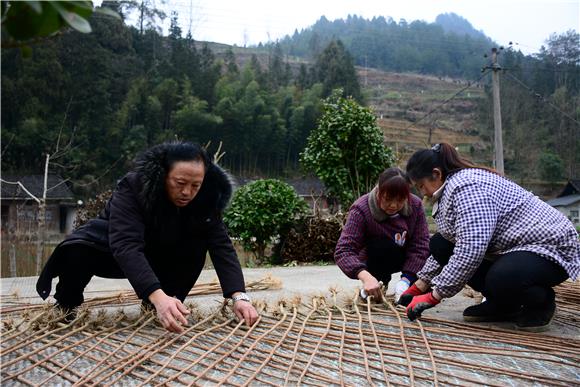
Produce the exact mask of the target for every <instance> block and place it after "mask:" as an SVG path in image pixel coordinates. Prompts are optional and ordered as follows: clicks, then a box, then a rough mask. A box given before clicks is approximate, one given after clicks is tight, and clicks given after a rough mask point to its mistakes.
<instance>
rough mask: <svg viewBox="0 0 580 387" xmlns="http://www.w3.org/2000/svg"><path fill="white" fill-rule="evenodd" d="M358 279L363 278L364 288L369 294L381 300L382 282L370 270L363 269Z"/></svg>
mask: <svg viewBox="0 0 580 387" xmlns="http://www.w3.org/2000/svg"><path fill="white" fill-rule="evenodd" d="M358 279H360V280H361V282H362V285H363V289H364V291H365V293H366V294H367V295H368V296H373V297H374V299H375V300H381V299H382V297H381V284H380V282H379V281H378V280H377V279H376V278H375V277H374V276H373V275H372V274H371V273H369V272H368V271H366V270H362V271H361V272H359V273H358Z"/></svg>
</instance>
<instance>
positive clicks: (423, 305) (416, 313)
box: [407, 293, 441, 321]
mask: <svg viewBox="0 0 580 387" xmlns="http://www.w3.org/2000/svg"><path fill="white" fill-rule="evenodd" d="M440 302H441V301H439V300H438V299H436V298H435V296H433V293H427V294H423V295H420V296H415V297H413V301H411V303H410V304H409V306H407V317H409V320H411V321H414V320H415V319H416V318H419V317H421V313H423V311H424V310H425V309H429V308H432V307H434V306H435V305H437V304H438V303H440Z"/></svg>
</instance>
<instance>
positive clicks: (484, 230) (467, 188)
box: [417, 168, 580, 298]
mask: <svg viewBox="0 0 580 387" xmlns="http://www.w3.org/2000/svg"><path fill="white" fill-rule="evenodd" d="M433 218H434V219H435V223H436V224H437V228H438V231H439V233H441V235H442V236H443V237H444V238H445V239H447V240H449V241H450V242H452V243H454V244H455V249H454V250H453V255H452V256H451V257H450V259H449V262H448V264H447V265H445V266H444V267H440V265H439V264H438V263H437V261H435V259H434V258H433V257H432V256H430V257H429V258H428V259H427V262H426V263H425V266H424V267H423V268H422V269H421V270H420V271H419V273H418V274H417V276H418V277H419V278H420V279H422V280H423V281H425V282H427V283H430V284H431V286H432V287H433V288H434V289H435V290H436V291H437V293H439V295H441V296H442V297H444V298H448V297H452V296H454V295H455V294H456V293H458V292H459V291H460V290H461V289H462V288H463V286H465V284H466V283H467V281H468V280H469V279H470V278H471V277H472V276H473V274H474V273H475V271H476V269H477V268H478V267H479V265H480V264H481V262H482V260H483V259H484V257H486V259H492V260H493V259H494V256H495V257H496V258H497V256H498V255H503V254H506V253H509V252H512V251H528V252H533V253H536V254H538V255H540V256H542V257H544V258H546V259H549V260H550V261H553V262H555V263H557V264H558V265H560V266H562V268H564V270H566V272H567V273H568V275H569V276H570V278H572V279H573V280H576V279H577V278H578V276H579V274H580V241H579V240H578V233H577V232H576V229H575V228H574V226H573V225H572V222H570V221H569V220H568V219H567V218H566V217H565V216H564V215H563V214H562V213H561V212H559V211H558V210H556V209H555V208H553V207H551V206H550V205H548V204H546V203H545V202H543V201H542V200H540V199H539V198H538V197H537V196H535V195H534V194H532V193H531V192H529V191H526V190H525V189H523V188H522V187H520V186H518V185H517V184H515V183H513V182H511V181H510V180H508V179H506V178H504V177H502V176H499V175H497V174H494V173H491V172H488V171H486V170H483V169H475V168H468V169H463V170H461V171H459V172H456V173H454V174H452V175H451V176H449V177H448V178H447V180H446V184H445V187H444V188H443V192H442V194H441V196H440V197H439V200H438V202H437V206H434V213H433Z"/></svg>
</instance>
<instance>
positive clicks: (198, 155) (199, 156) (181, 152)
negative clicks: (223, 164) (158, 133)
mask: <svg viewBox="0 0 580 387" xmlns="http://www.w3.org/2000/svg"><path fill="white" fill-rule="evenodd" d="M160 146H162V147H163V148H165V157H164V159H163V160H162V166H163V169H164V170H165V174H167V173H169V171H170V170H171V168H173V165H174V164H175V163H177V162H179V161H199V162H202V163H203V165H204V167H205V170H206V171H207V168H208V166H209V165H210V163H211V159H210V157H209V155H208V154H207V152H206V150H205V149H203V148H202V147H201V146H200V145H199V144H195V143H191V142H181V141H174V142H169V143H164V144H161V145H160Z"/></svg>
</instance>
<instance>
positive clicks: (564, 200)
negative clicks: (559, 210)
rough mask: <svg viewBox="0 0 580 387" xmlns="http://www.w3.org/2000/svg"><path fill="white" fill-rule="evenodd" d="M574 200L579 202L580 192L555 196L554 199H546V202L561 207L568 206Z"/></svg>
mask: <svg viewBox="0 0 580 387" xmlns="http://www.w3.org/2000/svg"><path fill="white" fill-rule="evenodd" d="M576 202H580V194H576V195H568V196H562V197H557V198H555V199H552V200H548V201H547V202H546V203H548V204H549V205H551V206H552V207H561V206H569V205H570V204H574V203H576Z"/></svg>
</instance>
